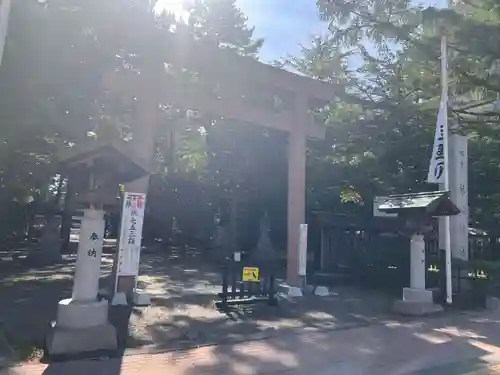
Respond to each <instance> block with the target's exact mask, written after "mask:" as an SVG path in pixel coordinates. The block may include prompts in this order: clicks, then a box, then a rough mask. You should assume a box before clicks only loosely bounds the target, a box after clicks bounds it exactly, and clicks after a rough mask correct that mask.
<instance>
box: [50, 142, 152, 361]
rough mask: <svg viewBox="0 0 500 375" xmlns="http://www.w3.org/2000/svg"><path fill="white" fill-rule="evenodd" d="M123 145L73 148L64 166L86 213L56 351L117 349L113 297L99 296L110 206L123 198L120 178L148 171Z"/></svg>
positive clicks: (56, 330) (53, 338)
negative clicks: (112, 319) (112, 320)
mask: <svg viewBox="0 0 500 375" xmlns="http://www.w3.org/2000/svg"><path fill="white" fill-rule="evenodd" d="M130 154H131V153H129V152H128V151H127V149H126V147H125V146H124V145H122V144H104V145H99V144H97V145H94V146H92V147H89V148H87V149H85V150H76V151H73V150H70V151H69V153H68V154H66V155H64V156H63V157H61V169H62V172H63V173H64V175H66V176H68V178H69V179H70V180H71V183H72V185H73V186H74V191H75V199H76V201H77V202H78V203H79V204H80V205H81V206H83V218H82V223H81V229H80V239H79V243H78V252H77V259H76V267H75V278H74V283H73V291H72V296H71V298H67V299H63V300H61V301H59V304H58V308H57V317H56V321H55V323H53V324H52V329H51V331H50V332H49V334H48V335H47V337H46V349H47V351H48V352H49V354H51V355H59V354H74V353H81V352H88V351H94V350H103V349H116V347H117V338H116V330H115V328H114V326H112V325H111V324H110V323H109V321H108V301H106V300H99V299H98V290H99V278H100V266H101V256H102V247H103V238H104V230H105V223H104V214H105V210H104V208H105V206H109V205H115V204H117V203H118V202H119V191H118V190H119V189H118V186H119V184H120V183H126V182H129V181H133V180H136V179H138V178H140V177H142V176H144V175H145V174H147V173H148V171H147V169H146V168H145V167H144V164H142V163H141V162H138V161H137V160H133V159H132V158H131V157H130V156H129V155H130Z"/></svg>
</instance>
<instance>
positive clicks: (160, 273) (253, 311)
mask: <svg viewBox="0 0 500 375" xmlns="http://www.w3.org/2000/svg"><path fill="white" fill-rule="evenodd" d="M4 255H5V254H4ZM0 259H3V260H0V280H1V283H0V295H1V296H2V303H1V304H0V336H2V337H4V338H5V340H4V341H6V342H8V345H5V344H3V345H2V340H1V339H0V358H1V357H6V356H10V357H12V355H11V353H10V351H11V350H10V349H9V346H10V347H11V348H13V349H14V351H15V355H14V359H15V360H24V359H27V358H33V359H37V358H38V357H39V356H40V355H41V350H40V348H41V347H42V343H43V337H44V333H45V332H46V329H47V326H48V322H50V321H51V320H53V319H54V317H55V313H56V307H57V302H58V300H60V299H61V298H66V297H69V296H70V295H71V286H72V275H73V272H74V261H75V256H74V255H69V256H65V257H64V262H63V264H60V265H56V266H48V267H41V268H38V269H30V268H27V267H23V266H22V265H20V264H19V263H16V262H14V261H12V260H9V259H8V257H5V256H4V257H2V254H0ZM111 268H112V256H111V255H109V254H107V255H105V256H104V257H103V262H102V280H101V285H102V286H109V285H110V274H111ZM139 284H140V286H141V288H143V289H144V290H145V291H146V293H148V294H150V295H151V297H152V304H151V306H149V307H145V308H134V309H131V310H129V309H125V310H124V309H123V308H122V309H121V310H116V309H115V310H114V311H113V312H112V319H113V320H116V319H117V318H116V316H118V320H117V322H118V323H117V324H118V326H119V330H120V331H121V333H120V334H121V336H120V338H121V340H120V341H121V343H122V344H123V345H124V346H126V347H127V348H128V350H130V351H132V352H133V351H156V350H170V349H179V348H187V347H193V346H201V345H207V344H213V343H225V342H235V341H245V340H252V339H259V338H264V337H269V336H273V335H278V334H289V333H294V332H297V331H298V330H318V329H342V328H348V327H353V326H361V325H366V324H368V323H370V322H373V321H376V320H380V319H382V318H387V317H388V315H387V312H388V307H389V305H390V302H391V301H390V300H388V299H387V298H385V297H382V296H379V295H376V294H374V293H371V292H370V293H368V292H361V291H359V290H357V289H354V288H339V289H335V290H333V291H332V293H331V295H330V296H329V297H315V296H306V297H303V298H302V299H300V300H287V299H285V298H280V303H279V306H278V307H277V308H276V307H270V306H267V305H259V306H255V307H246V308H241V309H235V310H232V311H230V312H229V313H221V312H219V311H218V310H217V309H216V308H215V306H214V302H215V300H216V293H217V292H218V291H219V290H220V275H219V274H218V272H215V271H214V268H213V267H210V266H209V265H208V264H207V262H206V260H204V259H203V258H202V257H201V256H200V255H199V254H197V253H196V252H193V251H184V250H182V251H181V250H169V251H167V250H156V251H145V252H144V253H143V255H142V256H141V270H140V277H139ZM113 314H114V315H115V317H113ZM120 319H121V323H120ZM120 327H121V328H120ZM125 327H126V328H125ZM125 331H127V332H125Z"/></svg>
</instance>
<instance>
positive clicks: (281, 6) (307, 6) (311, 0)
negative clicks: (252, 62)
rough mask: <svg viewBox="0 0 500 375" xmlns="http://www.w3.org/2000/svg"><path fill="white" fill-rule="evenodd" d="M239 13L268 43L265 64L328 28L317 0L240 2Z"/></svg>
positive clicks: (434, 0) (438, 0)
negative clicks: (320, 16)
mask: <svg viewBox="0 0 500 375" xmlns="http://www.w3.org/2000/svg"><path fill="white" fill-rule="evenodd" d="M418 3H419V4H422V5H424V6H430V5H435V6H439V7H441V6H444V5H445V3H446V0H419V1H418ZM237 4H238V6H239V7H240V9H241V10H242V11H243V12H244V13H245V15H246V16H247V17H248V23H249V24H250V25H251V26H254V27H255V34H254V35H255V36H257V37H261V38H264V39H265V42H264V46H263V48H262V50H261V56H260V58H261V60H262V61H272V60H276V59H279V58H281V57H286V56H288V55H296V54H298V53H299V52H300V45H301V44H302V45H306V46H307V45H308V43H309V41H310V40H311V37H312V36H314V35H318V34H321V33H322V32H324V31H325V30H326V28H327V26H326V24H325V23H322V22H321V21H320V20H319V15H318V11H317V8H316V0H237Z"/></svg>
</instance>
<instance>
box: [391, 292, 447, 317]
mask: <svg viewBox="0 0 500 375" xmlns="http://www.w3.org/2000/svg"><path fill="white" fill-rule="evenodd" d="M392 310H393V311H394V312H396V313H399V314H402V315H409V316H422V315H429V314H435V313H438V312H441V311H443V306H441V305H436V304H435V303H434V301H433V296H432V292H431V291H430V290H426V289H412V288H403V299H401V300H398V301H395V302H394V304H393V306H392Z"/></svg>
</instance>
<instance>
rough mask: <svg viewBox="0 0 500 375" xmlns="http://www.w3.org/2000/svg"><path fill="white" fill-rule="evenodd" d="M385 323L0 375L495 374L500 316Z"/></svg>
mask: <svg viewBox="0 0 500 375" xmlns="http://www.w3.org/2000/svg"><path fill="white" fill-rule="evenodd" d="M496 315H498V313H497V314H493V313H488V314H487V313H481V314H479V313H478V314H469V315H457V316H451V317H450V316H448V317H442V318H434V319H425V320H421V321H413V322H411V323H401V322H391V321H386V322H384V323H382V324H375V325H371V326H368V327H361V328H352V329H346V330H341V331H323V332H310V333H302V334H290V335H282V336H280V337H273V338H271V339H268V340H260V341H251V342H246V343H238V344H230V345H229V344H228V345H215V346H207V347H202V348H197V349H193V350H187V351H177V352H168V353H160V354H135V355H125V356H124V357H123V358H115V359H106V360H94V361H74V362H66V363H57V364H52V365H41V364H24V365H22V366H19V367H16V368H12V369H9V370H5V371H3V372H0V375H40V374H44V375H47V374H48V375H65V374H71V375H81V374H106V375H118V374H121V375H134V374H141V375H156V374H158V375H159V374H162V375H164V374H169V375H177V374H182V375H202V374H203V375H215V374H220V375H226V374H236V375H240V374H242V375H271V374H277V373H279V374H283V375H305V374H306V375H333V374H335V375H344V374H345V375H362V374H370V375H403V374H412V375H437V374H440V375H441V374H445V375H485V374H497V373H500V370H499V369H500V367H499V366H498V364H499V363H500V317H497V316H496Z"/></svg>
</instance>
